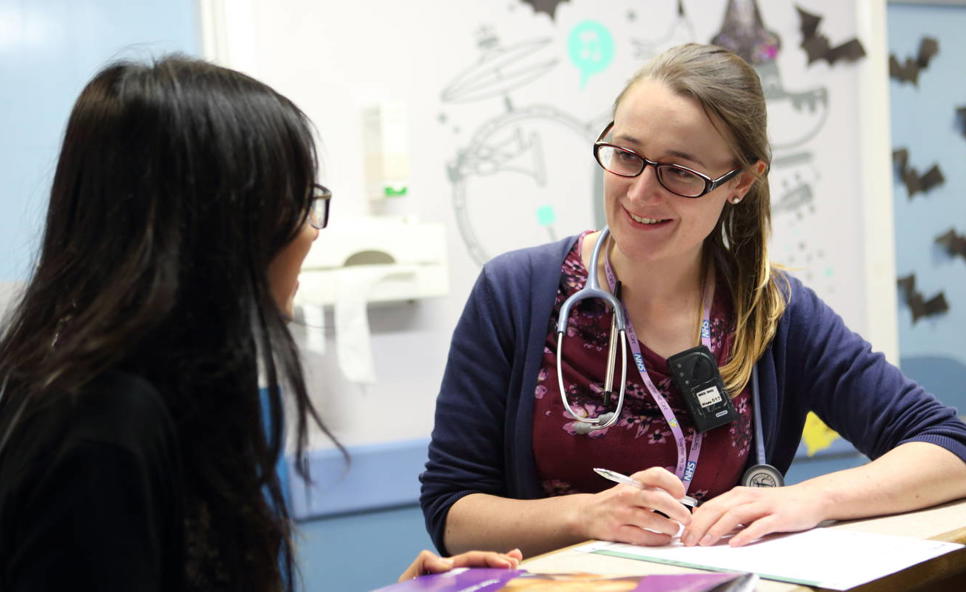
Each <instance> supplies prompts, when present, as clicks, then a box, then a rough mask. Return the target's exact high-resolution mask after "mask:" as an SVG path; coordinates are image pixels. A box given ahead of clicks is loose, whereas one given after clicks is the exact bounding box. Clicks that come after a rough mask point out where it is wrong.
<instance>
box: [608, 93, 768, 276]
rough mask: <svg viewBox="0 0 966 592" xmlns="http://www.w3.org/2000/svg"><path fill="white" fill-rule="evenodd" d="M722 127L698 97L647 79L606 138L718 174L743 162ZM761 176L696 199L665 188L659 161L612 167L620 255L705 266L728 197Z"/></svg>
mask: <svg viewBox="0 0 966 592" xmlns="http://www.w3.org/2000/svg"><path fill="white" fill-rule="evenodd" d="M722 129H724V126H723V125H722V124H721V123H720V122H718V125H717V126H715V125H714V124H712V121H711V120H710V119H709V118H708V115H707V114H706V113H705V111H704V109H703V108H702V107H701V104H700V103H699V102H698V101H697V100H695V99H692V98H689V97H684V96H680V95H678V94H675V93H674V92H673V91H672V90H671V89H670V88H669V87H668V86H667V85H666V84H665V83H663V82H660V81H656V80H648V79H645V80H641V81H639V82H637V83H635V84H634V85H633V86H632V87H631V88H630V89H628V91H627V93H626V94H625V95H624V97H623V99H622V100H621V102H620V104H619V105H618V106H617V110H616V111H615V113H614V126H613V128H612V130H611V133H610V135H609V137H608V138H605V141H607V142H610V143H613V144H616V145H618V146H622V147H625V148H629V149H631V150H633V151H635V152H637V153H638V154H640V155H642V156H644V157H646V158H647V159H649V160H652V161H657V162H662V163H672V164H679V165H682V166H685V167H688V168H690V169H693V170H696V171H699V172H701V173H704V174H705V175H707V176H709V177H711V178H715V179H716V178H718V177H720V176H721V175H723V174H725V173H727V172H729V171H731V170H732V169H734V168H735V167H736V166H737V165H736V159H735V158H734V155H733V154H732V151H731V148H730V147H729V144H728V141H727V140H726V139H725V137H724V136H722V135H721V132H720V131H719V130H722ZM753 180H754V177H753V176H752V175H751V174H749V173H741V174H739V175H738V176H736V177H735V178H733V179H731V180H729V181H727V182H725V183H724V184H723V185H721V186H720V187H717V188H716V189H714V190H713V191H711V192H710V193H708V194H706V195H704V196H703V197H700V198H697V199H689V198H686V197H679V196H677V195H675V194H673V193H671V192H670V191H668V190H667V189H665V188H664V187H662V186H661V184H660V183H659V182H658V180H657V177H656V175H655V171H654V168H653V167H652V166H647V167H645V169H644V171H643V172H642V173H641V174H640V175H639V176H637V177H633V178H626V177H620V176H618V175H615V174H613V173H609V172H605V173H604V200H605V211H606V215H607V224H608V225H609V227H610V230H611V233H612V235H613V237H614V239H615V241H616V243H617V248H618V251H619V253H620V255H621V256H623V257H624V258H626V259H628V260H630V261H633V262H635V263H642V262H658V261H660V262H667V263H671V264H675V265H680V266H686V267H690V266H696V265H698V264H699V262H700V257H701V248H702V244H703V243H704V239H705V238H707V236H708V235H709V234H710V233H711V231H712V230H713V229H714V227H715V225H716V224H717V222H718V218H719V217H720V216H721V211H722V209H723V208H724V207H726V202H727V201H728V200H729V199H731V198H734V197H739V198H740V197H742V196H744V194H745V193H746V192H747V191H748V189H749V187H750V186H751V183H752V182H753ZM727 207H730V206H727Z"/></svg>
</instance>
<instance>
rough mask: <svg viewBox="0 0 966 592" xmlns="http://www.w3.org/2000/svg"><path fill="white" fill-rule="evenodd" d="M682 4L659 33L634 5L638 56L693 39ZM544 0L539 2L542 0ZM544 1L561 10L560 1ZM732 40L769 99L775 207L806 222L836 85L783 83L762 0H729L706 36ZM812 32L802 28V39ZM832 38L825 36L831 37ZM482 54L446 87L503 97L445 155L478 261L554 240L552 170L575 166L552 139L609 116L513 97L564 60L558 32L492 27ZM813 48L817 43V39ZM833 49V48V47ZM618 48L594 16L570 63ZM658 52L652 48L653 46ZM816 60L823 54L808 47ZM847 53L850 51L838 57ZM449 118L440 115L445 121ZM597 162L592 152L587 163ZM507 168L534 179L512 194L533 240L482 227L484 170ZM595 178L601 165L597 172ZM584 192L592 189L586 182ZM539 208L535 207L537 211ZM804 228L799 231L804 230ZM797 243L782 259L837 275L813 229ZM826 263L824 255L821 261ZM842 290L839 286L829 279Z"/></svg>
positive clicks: (777, 42)
mask: <svg viewBox="0 0 966 592" xmlns="http://www.w3.org/2000/svg"><path fill="white" fill-rule="evenodd" d="M673 1H674V2H675V4H676V8H677V10H676V11H675V15H674V18H673V20H672V21H670V22H669V23H668V24H667V25H666V26H665V27H663V28H661V27H660V26H659V25H658V24H656V23H654V22H648V23H647V27H648V30H649V31H652V32H653V31H655V30H661V31H662V33H660V34H659V35H656V36H654V35H652V36H650V37H642V36H641V35H640V32H639V29H640V28H641V27H639V26H638V25H637V24H636V23H635V22H634V21H635V18H634V15H633V13H629V14H628V18H627V20H628V23H629V25H628V26H629V27H630V31H631V32H630V34H629V35H628V36H627V37H626V39H627V40H628V41H629V43H630V45H631V47H632V48H634V51H635V53H636V56H637V57H640V58H641V60H642V61H643V59H644V58H646V57H650V55H655V54H657V53H659V52H661V51H663V50H664V49H667V48H668V47H671V46H673V45H677V44H680V43H685V42H688V41H699V40H697V39H694V26H693V23H692V19H691V17H690V16H689V14H688V12H687V3H686V2H684V1H683V0H673ZM534 6H535V7H536V5H534ZM551 8H552V10H551V9H547V10H544V12H547V14H548V15H550V16H551V17H553V10H555V8H556V5H555V6H554V7H551ZM797 14H798V16H799V19H800V21H799V30H801V31H810V32H811V35H812V36H820V34H819V33H817V29H818V22H819V21H820V20H821V17H819V16H816V15H813V14H810V13H807V12H803V11H801V10H798V12H797ZM708 41H710V42H712V43H716V44H718V45H721V46H723V47H726V48H728V49H730V50H732V51H734V52H736V53H737V54H739V55H741V56H742V57H743V58H745V59H746V60H747V61H748V62H749V63H751V64H752V65H753V66H754V67H755V69H756V70H757V71H758V73H759V76H760V77H761V80H762V87H763V90H764V93H765V97H766V100H767V102H768V109H769V119H770V120H771V121H772V122H774V124H773V125H772V127H771V130H770V133H771V138H770V140H771V144H772V149H773V155H772V156H773V158H772V169H771V174H770V179H771V184H772V211H773V214H774V215H775V216H776V218H777V217H785V221H784V222H783V224H785V225H787V226H789V227H792V229H793V230H794V231H795V232H800V231H799V230H796V227H798V226H799V225H801V226H802V227H805V226H806V225H807V223H808V221H807V220H806V218H807V217H810V216H811V215H814V214H816V210H815V208H816V202H815V198H814V196H815V194H816V191H815V188H814V185H815V184H816V183H817V182H818V181H819V177H820V175H819V171H818V169H817V167H816V166H815V164H814V154H813V150H812V149H811V148H810V147H809V146H810V143H811V142H812V141H813V140H814V139H815V138H816V137H817V136H818V135H819V133H820V132H821V130H822V129H824V127H825V123H826V120H827V117H828V113H829V109H830V97H829V90H828V88H827V87H826V86H824V85H817V86H813V87H810V88H804V89H795V88H790V87H789V86H788V85H786V84H785V82H784V81H783V78H782V72H781V70H780V65H779V63H778V59H777V58H778V56H779V53H780V52H781V51H782V39H781V37H780V36H779V35H778V34H777V33H776V32H775V31H773V30H771V29H769V28H768V27H767V26H766V24H765V22H764V20H763V18H762V16H761V12H760V10H759V5H758V2H757V1H756V0H728V2H727V4H726V7H725V11H724V14H723V16H722V20H721V25H720V27H719V30H718V33H717V34H716V35H714V37H713V38H712V39H710V40H708ZM807 41H808V40H807V39H806V38H804V37H803V39H802V44H803V49H804V44H805V43H806V42H807ZM825 41H827V39H826V40H825ZM478 48H479V50H480V56H479V58H478V59H477V60H476V61H475V63H474V64H472V65H471V66H470V67H468V68H466V69H465V70H463V71H462V72H460V73H459V74H458V75H457V76H456V77H454V78H453V79H452V81H451V82H450V83H449V84H448V85H447V86H446V88H445V89H444V90H443V91H442V93H441V100H442V103H443V104H444V105H445V104H450V105H455V104H460V103H464V104H465V103H471V102H478V101H485V100H488V99H495V98H502V103H503V112H502V113H499V114H497V115H495V116H493V117H491V118H489V119H487V120H486V121H485V122H484V123H482V124H481V125H478V126H477V127H476V129H475V131H474V132H473V135H472V138H471V139H470V141H469V143H468V144H466V145H464V146H462V147H460V148H458V149H457V153H456V156H455V158H453V159H452V160H451V161H450V162H449V163H448V165H447V174H448V177H449V180H450V183H451V185H452V188H453V208H454V210H455V215H456V218H457V224H458V227H459V230H460V234H461V237H462V239H463V242H464V243H465V244H466V247H467V249H468V251H469V253H470V255H471V257H472V259H473V260H474V261H475V262H477V263H478V264H482V263H483V262H485V261H486V260H487V259H489V257H491V256H492V255H495V254H497V253H498V252H501V251H503V250H508V249H509V248H517V247H522V246H525V244H535V242H539V241H535V240H534V239H535V238H538V237H543V239H544V240H552V239H553V238H555V237H556V236H557V235H558V234H560V233H559V232H558V228H563V227H567V228H569V225H567V224H562V223H561V220H560V216H561V214H562V212H561V211H560V209H559V204H558V203H554V199H556V198H557V197H558V196H557V195H556V194H555V193H554V192H552V191H549V190H548V189H547V187H546V183H547V182H548V179H550V180H552V179H554V178H555V177H556V175H557V173H561V172H565V173H566V174H572V172H573V171H555V170H554V168H553V167H554V163H555V159H554V158H553V157H552V156H550V155H549V154H548V149H549V148H551V147H553V146H555V145H556V143H557V142H555V141H554V140H553V139H552V136H553V135H554V132H553V131H552V130H549V129H547V126H546V125H540V124H538V122H542V123H543V124H546V123H549V124H551V127H554V128H557V129H558V130H559V129H560V128H564V129H567V130H570V131H572V132H573V133H575V134H576V135H577V137H578V138H580V139H582V140H583V141H585V142H588V143H589V142H591V141H593V139H594V137H595V134H596V132H597V131H598V129H599V128H601V127H602V126H603V125H604V124H606V119H607V116H606V115H605V114H600V115H599V116H597V117H594V118H592V119H591V121H584V120H583V119H581V118H579V117H576V116H574V115H573V114H571V113H568V112H566V111H565V110H564V109H562V108H560V107H559V106H557V105H554V104H553V103H552V102H550V101H548V102H547V103H541V104H536V105H528V106H526V107H523V108H521V107H520V106H518V105H516V104H515V103H514V101H513V100H512V98H511V95H512V93H513V92H514V91H516V90H518V89H520V88H522V87H524V86H527V85H531V84H533V83H535V82H537V81H538V80H539V79H540V78H541V77H543V76H545V75H547V74H548V73H550V72H551V71H553V70H555V69H556V68H558V67H559V66H561V62H563V60H562V59H561V58H560V57H559V56H558V55H555V54H554V53H553V52H554V51H559V46H558V45H557V44H555V43H554V38H551V37H545V38H538V39H530V40H525V41H522V42H517V43H514V44H511V45H507V46H503V45H501V44H500V42H499V41H498V40H497V37H496V34H495V33H494V32H493V31H492V30H490V29H486V28H484V29H483V30H482V34H481V36H480V39H479V41H478ZM812 49H813V50H814V48H812ZM833 49H835V48H833ZM613 52H614V40H613V38H612V36H611V34H610V32H609V30H608V29H607V28H606V27H604V26H603V25H601V24H600V23H597V22H595V21H590V20H585V21H582V22H579V23H578V24H577V25H575V26H574V27H573V28H572V29H571V30H570V31H569V35H568V37H567V54H568V57H569V61H570V63H571V65H573V66H575V67H576V68H577V69H578V71H579V73H580V85H581V87H582V86H583V85H584V84H585V83H586V81H587V78H588V77H589V76H592V75H594V74H596V73H599V72H601V71H603V70H604V69H606V68H607V67H608V65H609V64H610V61H611V59H612V57H613ZM649 54H650V55H649ZM810 59H812V60H813V61H814V60H817V59H820V56H819V57H814V56H810ZM839 59H840V60H841V61H844V58H839ZM446 119H447V118H446V117H445V116H443V115H441V116H440V121H445V120H446ZM592 165H593V163H592V162H588V167H589V170H592V169H593V166H592ZM499 172H504V173H505V172H515V173H517V174H522V175H526V176H527V177H528V178H529V179H531V180H532V182H533V184H534V185H536V187H535V188H534V189H533V191H529V190H527V191H525V192H523V193H526V195H520V196H518V197H519V200H520V201H519V203H517V204H514V205H513V207H514V208H515V210H516V211H515V212H514V215H515V216H516V217H517V219H518V220H519V219H521V218H526V219H527V220H528V221H529V224H530V226H529V228H527V229H526V230H524V231H523V233H524V234H526V238H524V239H521V240H527V241H530V242H529V243H524V244H512V243H508V241H507V239H506V237H505V236H502V235H505V234H506V229H505V228H503V227H500V226H497V225H491V227H489V228H485V227H483V225H484V222H481V221H480V220H479V216H477V215H474V214H473V211H474V208H478V207H480V206H478V205H476V204H477V202H478V201H479V200H481V199H489V197H478V196H477V194H478V193H485V192H482V191H480V190H479V185H480V183H481V181H482V180H483V178H484V177H487V176H492V175H494V174H497V173H499ZM590 174H591V175H592V176H593V179H594V180H595V181H599V179H600V174H599V173H597V172H596V171H595V172H592V173H590ZM596 185H599V183H596V182H595V184H594V187H593V188H592V192H593V193H594V195H593V198H594V199H595V200H598V199H600V197H601V190H600V188H599V187H596ZM584 192H585V193H588V192H587V191H586V190H584ZM587 208H588V210H591V209H593V210H594V212H595V214H596V217H597V218H598V219H596V220H595V223H600V222H602V220H600V219H599V218H600V211H599V209H597V208H596V206H594V205H593V204H588V206H587ZM534 212H536V215H534ZM796 236H797V234H796ZM795 242H796V247H795V248H794V249H790V250H789V251H788V252H787V253H783V260H782V262H783V263H787V264H789V265H793V266H799V267H805V268H806V269H805V272H804V274H805V275H804V279H806V281H813V282H814V281H816V280H819V281H821V280H828V281H831V278H832V276H834V269H832V267H830V266H831V263H829V264H825V255H824V253H823V252H822V251H821V250H820V249H817V248H812V247H811V246H810V245H809V243H808V240H807V238H803V239H802V240H800V241H799V240H798V239H797V238H796V239H795ZM820 264H821V265H820ZM819 267H823V268H824V270H825V272H824V277H812V276H813V275H814V274H813V273H812V272H811V271H810V270H812V269H816V268H819ZM830 289H831V291H834V287H831V288H830Z"/></svg>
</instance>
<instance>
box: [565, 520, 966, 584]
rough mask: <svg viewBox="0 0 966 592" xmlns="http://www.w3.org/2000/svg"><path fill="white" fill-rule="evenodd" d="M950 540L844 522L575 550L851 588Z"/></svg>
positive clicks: (935, 552) (946, 549)
mask: <svg viewBox="0 0 966 592" xmlns="http://www.w3.org/2000/svg"><path fill="white" fill-rule="evenodd" d="M962 548H963V545H961V544H959V543H947V542H943V541H932V540H924V539H917V538H912V537H904V536H896V535H886V534H876V533H869V532H861V531H855V530H846V529H841V528H814V529H812V530H808V531H805V532H800V533H795V534H786V535H778V536H772V537H768V538H766V539H763V540H762V541H759V542H757V543H754V544H751V545H747V546H744V547H729V546H728V545H727V543H724V544H718V545H714V546H710V547H685V546H683V545H681V544H680V542H676V543H673V544H671V545H666V546H664V547H638V546H635V545H624V544H621V543H608V542H603V541H598V542H594V543H588V544H586V545H582V546H580V547H575V548H574V551H577V552H586V553H597V554H600V555H610V556H613V557H624V558H627V559H638V560H641V561H650V562H655V563H665V564H669V565H677V566H681V567H689V568H695V569H707V570H715V571H743V572H752V573H756V574H758V576H759V577H761V578H763V579H766V580H777V581H781V582H792V583H796V584H804V585H806V586H813V587H818V588H827V589H830V590H848V589H849V588H853V587H855V586H859V585H861V584H865V583H867V582H871V581H873V580H877V579H879V578H882V577H885V576H887V575H889V574H893V573H895V572H897V571H900V570H903V569H905V568H907V567H910V566H913V565H915V564H917V563H922V562H923V561H927V560H929V559H932V558H934V557H938V556H940V555H945V554H946V553H950V552H952V551H957V550H959V549H962Z"/></svg>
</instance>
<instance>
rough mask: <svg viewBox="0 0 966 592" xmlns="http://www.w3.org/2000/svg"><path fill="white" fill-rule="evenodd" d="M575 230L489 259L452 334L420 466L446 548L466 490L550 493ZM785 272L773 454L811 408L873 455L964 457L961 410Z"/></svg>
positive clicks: (763, 391)
mask: <svg viewBox="0 0 966 592" xmlns="http://www.w3.org/2000/svg"><path fill="white" fill-rule="evenodd" d="M575 240H576V237H569V238H567V239H564V240H561V241H558V242H555V243H551V244H547V245H543V246H540V247H533V248H528V249H522V250H518V251H513V252H510V253H506V254H504V255H500V256H499V257H496V258H494V259H493V260H491V261H490V262H488V263H487V264H486V265H485V266H484V267H483V270H482V272H481V273H480V276H479V278H478V279H477V281H476V285H475V286H474V287H473V291H472V293H471V294H470V297H469V300H468V302H467V304H466V307H465V309H464V310H463V314H462V316H461V317H460V320H459V322H458V324H457V326H456V330H455V331H454V333H453V339H452V343H451V345H450V351H449V359H448V361H447V364H446V371H445V373H444V375H443V381H442V386H441V387H440V393H439V396H438V398H437V401H436V424H435V427H434V429H433V434H432V441H431V443H430V446H429V460H428V462H427V463H426V470H425V472H423V473H422V474H421V475H420V481H421V482H422V493H421V495H420V504H421V505H422V508H423V514H424V516H425V519H426V527H427V530H428V531H429V533H430V536H432V538H433V542H434V543H435V544H436V547H437V548H438V549H439V550H440V551H441V552H443V553H446V549H445V546H444V544H443V532H444V528H445V525H446V515H447V513H448V512H449V509H450V507H451V506H452V505H453V504H454V503H455V502H456V500H458V499H460V498H461V497H463V496H465V495H468V494H470V493H488V494H492V495H497V496H501V497H508V498H514V499H535V498H540V497H544V496H545V494H544V492H543V490H542V489H541V488H540V485H539V483H538V480H537V475H536V469H535V464H534V458H533V446H532V422H533V400H534V388H535V386H536V380H537V373H538V371H539V369H540V365H541V361H542V354H543V348H544V343H545V342H546V339H547V332H548V330H549V329H550V323H551V319H550V315H551V312H552V309H553V304H554V299H555V297H556V294H557V288H558V285H559V283H560V268H561V264H562V262H563V260H564V258H565V257H566V255H567V253H568V252H569V251H570V249H571V248H572V247H573V244H574V241H575ZM788 281H789V287H790V298H789V302H788V306H787V308H786V310H785V313H784V315H783V316H782V318H781V320H780V321H779V323H778V329H777V332H776V334H775V337H774V339H773V341H772V343H771V344H770V345H769V347H768V349H767V350H766V351H765V353H764V355H763V356H762V357H761V359H760V360H759V361H758V374H759V392H760V401H761V403H760V405H761V417H762V424H763V429H764V440H765V454H766V457H767V460H768V462H769V463H770V464H772V465H774V466H776V467H777V468H778V469H779V470H781V471H782V472H785V471H786V470H787V469H788V466H789V465H790V464H791V462H792V458H793V457H794V455H795V451H796V449H797V448H798V444H799V441H800V440H801V436H802V429H803V427H804V424H805V416H806V414H807V413H808V412H809V411H815V413H816V414H818V416H819V417H821V418H822V420H824V421H825V422H826V423H827V424H828V425H829V426H830V427H831V428H832V429H834V430H835V431H837V432H838V433H839V434H841V435H842V436H843V437H844V438H846V439H847V440H849V441H850V442H852V444H853V445H854V446H855V447H856V448H857V449H858V450H859V451H861V452H862V453H864V454H865V455H867V456H869V457H870V458H873V459H874V458H877V457H878V456H881V455H882V454H884V453H885V452H887V451H889V450H890V449H892V448H894V447H896V446H898V445H899V444H902V443H904V442H911V441H921V442H931V443H933V444H937V445H939V446H942V447H944V448H946V449H948V450H950V451H952V452H953V453H954V454H956V455H958V456H959V457H960V458H962V459H963V460H964V461H966V425H964V424H963V422H962V421H961V420H960V419H958V417H957V416H956V411H955V410H954V409H951V408H949V407H946V406H944V405H942V404H941V403H940V402H939V401H937V400H936V398H935V397H933V396H932V395H931V394H929V393H927V392H926V391H925V390H923V389H922V387H920V386H919V385H917V384H916V383H915V382H913V381H912V380H910V379H908V378H906V377H905V376H903V375H902V373H901V372H900V371H899V369H898V368H896V367H895V366H893V365H891V364H890V363H888V362H887V361H886V359H885V357H884V356H883V355H882V354H881V353H874V352H872V350H871V347H870V345H869V344H868V343H867V342H866V341H865V340H864V339H862V338H861V337H860V336H859V335H857V334H856V333H853V332H852V331H850V330H849V329H848V328H847V327H846V326H845V324H844V323H843V321H842V319H841V318H840V317H839V316H838V315H837V314H836V313H835V312H834V311H832V309H830V308H829V307H828V306H827V305H826V304H825V303H824V302H822V301H821V300H820V299H819V298H818V297H817V296H816V295H815V293H814V292H812V290H810V289H809V288H807V287H805V286H803V285H802V284H801V283H800V282H799V281H798V280H797V279H795V278H792V277H789V278H788ZM750 459H751V460H750V462H753V461H754V460H755V455H754V454H752V455H750ZM641 468H642V469H643V468H645V467H641Z"/></svg>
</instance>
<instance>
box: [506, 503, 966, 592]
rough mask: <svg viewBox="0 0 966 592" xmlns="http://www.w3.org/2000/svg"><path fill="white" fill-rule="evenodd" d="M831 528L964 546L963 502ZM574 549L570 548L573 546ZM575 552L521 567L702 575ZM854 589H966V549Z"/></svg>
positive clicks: (782, 588) (774, 587)
mask: <svg viewBox="0 0 966 592" xmlns="http://www.w3.org/2000/svg"><path fill="white" fill-rule="evenodd" d="M832 528H846V529H850V530H858V531H864V532H875V533H882V534H898V535H903V536H913V537H919V538H924V539H934V540H940V541H947V542H955V543H964V544H966V500H960V501H957V502H950V503H948V504H943V505H941V506H936V507H933V508H928V509H926V510H920V511H918V512H908V513H906V514H897V515H894V516H885V517H881V518H872V519H868V520H853V521H849V522H840V523H838V524H836V525H834V526H832ZM576 546H577V545H574V547H576ZM574 547H566V548H563V549H559V550H557V551H553V552H551V553H546V554H544V555H538V556H536V557H533V558H531V559H528V560H526V561H524V562H523V567H524V568H526V569H527V570H529V571H531V572H539V573H565V572H579V571H582V572H590V573H597V574H602V575H613V576H619V575H621V576H624V575H628V576H629V575H646V574H668V573H685V572H690V573H700V571H699V570H694V569H688V568H683V567H676V566H672V565H665V564H663V563H651V562H647V561H637V560H634V559H623V558H620V557H610V556H606V555H595V554H591V553H584V552H580V551H574V550H573V549H574ZM756 590H759V591H761V592H792V591H796V592H804V591H809V590H813V588H809V587H806V586H801V585H797V584H786V583H783V582H776V581H773V580H764V579H763V580H760V581H759V583H758V587H757V588H756ZM853 590H855V591H856V592H899V591H906V590H923V591H925V590H930V591H936V592H953V591H956V590H966V548H964V549H960V550H958V551H954V552H952V553H947V554H945V555H941V556H939V557H936V558H935V559H932V560H930V561H926V562H924V563H920V564H917V565H914V566H912V567H910V568H908V569H905V570H902V571H900V572H897V573H894V574H892V575H889V576H886V577H884V578H881V579H879V580H875V581H873V582H869V583H868V584H865V585H863V586H859V587H857V588H853Z"/></svg>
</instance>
